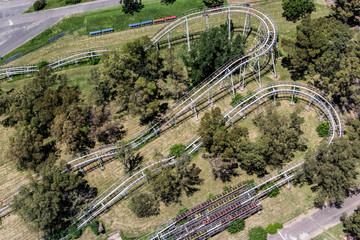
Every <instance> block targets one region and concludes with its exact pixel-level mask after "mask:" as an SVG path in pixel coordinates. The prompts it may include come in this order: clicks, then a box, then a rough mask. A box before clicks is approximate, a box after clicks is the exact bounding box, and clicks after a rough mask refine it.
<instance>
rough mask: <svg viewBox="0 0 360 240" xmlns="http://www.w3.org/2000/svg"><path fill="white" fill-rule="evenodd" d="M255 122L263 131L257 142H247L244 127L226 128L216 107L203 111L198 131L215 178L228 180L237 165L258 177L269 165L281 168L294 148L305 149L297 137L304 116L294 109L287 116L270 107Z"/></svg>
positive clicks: (247, 138)
mask: <svg viewBox="0 0 360 240" xmlns="http://www.w3.org/2000/svg"><path fill="white" fill-rule="evenodd" d="M254 121H255V124H256V125H257V126H258V127H259V128H260V130H261V131H262V133H263V134H262V136H261V137H260V139H258V141H256V142H250V140H249V132H248V129H247V128H244V127H241V126H237V125H235V126H234V127H232V128H231V129H227V128H226V126H225V121H224V118H223V116H222V114H221V111H220V109H219V108H214V109H212V110H211V112H207V113H205V114H204V116H203V117H202V119H201V122H200V127H199V130H198V133H199V135H200V136H201V138H202V140H203V143H204V146H205V148H206V150H207V152H208V153H209V154H208V155H206V157H207V158H209V159H210V162H211V164H212V166H213V173H214V176H215V178H220V179H221V180H222V181H230V179H231V176H235V175H236V174H237V173H236V168H237V165H238V164H240V166H241V168H242V169H244V170H245V171H246V172H247V173H248V174H254V173H255V174H257V175H260V176H261V175H264V174H265V173H266V172H267V171H266V167H267V166H268V165H269V166H273V167H280V166H282V165H284V164H286V163H287V162H289V161H291V159H292V157H293V154H294V151H296V150H303V149H304V148H306V146H305V145H304V144H303V143H301V140H300V135H301V134H302V131H301V129H300V125H301V124H302V123H303V122H304V119H303V118H301V117H299V116H298V114H297V113H296V112H294V113H293V114H291V116H290V118H289V117H285V116H282V115H280V114H278V113H277V112H274V111H271V110H269V111H268V113H267V114H266V115H260V116H259V117H257V118H256V119H255V120H254ZM265 159H266V161H265Z"/></svg>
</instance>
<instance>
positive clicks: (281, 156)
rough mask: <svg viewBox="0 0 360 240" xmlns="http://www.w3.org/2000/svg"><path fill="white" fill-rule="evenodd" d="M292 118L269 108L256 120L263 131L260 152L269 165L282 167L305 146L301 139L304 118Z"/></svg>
mask: <svg viewBox="0 0 360 240" xmlns="http://www.w3.org/2000/svg"><path fill="white" fill-rule="evenodd" d="M292 119H293V121H291V120H290V119H289V118H288V117H285V116H283V115H280V114H279V113H278V112H275V111H272V110H271V109H268V111H267V114H266V115H264V114H263V115H260V116H259V117H258V118H256V119H255V120H254V122H255V124H256V125H257V126H259V128H260V130H261V131H262V133H263V135H262V136H261V138H260V142H259V144H260V147H261V148H262V151H260V152H262V154H263V156H264V158H265V159H266V161H267V163H268V165H271V166H275V167H280V166H282V165H284V164H285V163H287V162H290V161H291V159H292V158H293V156H294V151H295V150H298V149H303V148H304V147H303V146H302V144H301V143H300V141H299V137H300V135H301V134H302V132H301V131H299V129H300V124H301V123H302V122H303V121H304V120H303V119H301V118H300V119H299V117H295V116H293V117H292Z"/></svg>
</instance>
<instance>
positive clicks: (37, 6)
mask: <svg viewBox="0 0 360 240" xmlns="http://www.w3.org/2000/svg"><path fill="white" fill-rule="evenodd" d="M45 6H46V2H45V0H36V2H34V4H33V8H34V11H39V10H41V9H43V8H44V7H45Z"/></svg>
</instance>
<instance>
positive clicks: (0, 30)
mask: <svg viewBox="0 0 360 240" xmlns="http://www.w3.org/2000/svg"><path fill="white" fill-rule="evenodd" d="M34 2H35V0H0V56H3V55H5V54H6V53H8V52H10V51H11V50H13V49H15V48H17V47H18V46H20V45H21V44H23V43H25V42H26V41H28V40H30V39H31V38H33V37H35V36H36V35H38V34H39V33H41V32H42V31H44V30H45V29H47V28H49V27H50V26H52V25H53V24H55V23H56V22H58V21H59V20H60V19H62V18H63V17H65V16H67V15H70V14H74V13H79V12H85V11H89V10H92V9H98V8H103V7H109V6H115V5H118V4H119V0H97V1H95V2H88V3H82V4H77V5H72V6H66V7H62V8H56V9H49V10H43V11H40V12H33V13H26V14H22V12H24V11H25V10H26V9H27V8H28V7H29V6H30V5H32V4H33V3H34Z"/></svg>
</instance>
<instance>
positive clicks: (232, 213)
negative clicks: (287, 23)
mask: <svg viewBox="0 0 360 240" xmlns="http://www.w3.org/2000/svg"><path fill="white" fill-rule="evenodd" d="M233 13H240V14H242V15H243V16H245V17H244V20H245V23H244V25H243V29H242V34H243V35H244V36H245V35H248V34H250V33H252V34H253V35H254V39H253V44H252V46H251V47H250V48H249V50H248V51H247V52H246V53H245V54H243V55H239V56H237V57H234V58H233V59H231V60H230V61H228V62H227V63H225V64H224V65H223V66H222V67H221V68H219V69H218V70H216V71H215V72H214V73H213V74H211V75H210V76H209V77H207V78H206V79H205V80H204V81H203V82H201V83H200V84H199V85H198V86H196V87H195V88H194V89H192V90H191V91H189V92H188V93H187V94H186V95H185V96H184V97H182V98H181V99H180V100H179V101H177V102H176V103H175V104H173V105H172V106H170V107H169V109H168V110H167V111H166V113H165V114H164V116H163V118H162V119H161V120H160V121H158V122H157V123H156V124H154V125H152V126H150V127H148V128H147V129H146V130H144V131H142V132H140V133H139V134H137V136H136V137H135V138H133V139H132V140H131V141H129V142H128V143H127V144H126V148H127V150H129V151H130V150H134V149H137V148H138V147H140V146H142V145H143V144H146V143H147V142H148V141H149V140H151V139H153V138H154V137H157V136H158V135H159V134H161V133H163V132H165V131H169V130H171V129H172V128H173V127H174V126H176V125H177V124H181V123H182V122H183V121H185V120H186V119H188V118H190V117H195V118H196V120H198V112H199V111H200V110H203V109H206V108H207V107H212V106H213V103H214V101H216V100H218V97H219V96H220V95H221V94H223V93H225V94H232V95H233V96H235V92H236V91H237V90H238V89H239V90H244V88H245V86H246V83H247V82H248V81H250V80H253V79H255V80H256V82H257V84H258V86H257V88H256V89H253V91H251V94H249V95H248V96H247V97H245V98H244V99H242V100H241V101H239V102H237V103H236V104H234V106H230V107H229V108H228V109H227V110H226V111H225V113H224V118H225V121H226V124H227V126H231V125H232V124H233V123H234V122H236V121H238V120H240V119H241V118H243V117H245V116H246V115H247V114H249V113H251V112H252V111H253V110H255V109H257V108H259V107H261V105H262V104H263V103H264V102H265V101H269V97H270V96H271V97H272V99H274V101H275V99H276V98H281V97H285V96H286V97H287V99H289V98H290V99H291V101H290V104H292V103H293V100H294V98H295V97H298V98H301V99H304V100H306V101H307V102H308V106H307V109H310V108H311V107H314V108H316V109H319V110H320V111H321V113H322V114H323V116H322V117H324V118H326V119H327V120H328V122H329V125H330V129H329V138H328V142H329V144H331V143H332V141H333V140H334V138H335V137H341V136H342V135H343V123H342V120H341V117H340V114H339V113H338V112H337V110H336V108H335V107H334V105H333V104H332V103H331V102H330V101H328V100H327V99H326V97H325V96H324V95H323V94H322V93H321V92H320V91H318V90H317V89H315V88H313V87H311V86H308V85H304V84H300V83H295V82H274V83H272V84H268V85H266V86H263V84H262V80H261V75H262V70H264V67H262V62H265V63H266V65H270V67H269V68H270V69H271V70H272V71H273V73H274V75H275V77H276V70H275V49H276V45H277V35H278V30H277V27H276V24H275V22H274V21H273V20H272V18H271V17H270V16H269V15H268V14H267V13H266V12H265V11H263V10H261V9H260V8H254V7H244V6H237V5H224V6H222V7H219V8H217V10H216V11H214V10H211V9H207V8H200V9H196V10H191V11H189V12H186V13H185V14H184V15H183V16H178V18H177V20H176V21H173V22H170V23H169V24H167V25H165V26H164V27H163V28H161V29H160V30H159V31H158V32H157V33H156V34H154V36H153V37H152V38H151V41H152V44H153V46H155V47H159V45H160V44H164V41H163V40H162V39H163V38H166V37H167V45H168V47H171V41H172V40H171V39H172V38H171V36H172V33H173V32H175V30H176V29H177V28H179V27H181V26H184V29H185V30H184V31H185V34H184V37H185V38H186V41H187V46H188V50H189V51H191V42H190V37H189V36H190V34H189V22H191V21H193V20H196V19H200V18H205V19H206V28H207V29H208V28H209V25H210V24H209V22H210V16H212V15H218V14H226V15H227V19H228V23H229V22H230V20H231V15H232V14H233ZM254 20H255V21H254ZM254 22H255V23H256V24H257V26H256V28H254V27H252V24H254ZM228 26H229V31H228V34H229V38H230V37H231V34H232V33H231V30H230V24H228ZM255 29H256V30H255ZM255 31H256V32H255ZM165 42H166V41H165ZM148 47H150V46H148ZM101 51H106V50H105V49H102V50H101ZM84 54H85V55H86V54H89V52H86V53H84ZM85 55H81V54H78V55H77V56H80V57H82V56H85ZM98 55H101V53H99V54H98ZM90 57H93V56H92V55H91V56H90ZM74 59H76V57H74V58H71V57H70V58H68V60H69V61H75V60H74ZM264 59H267V61H264ZM65 62H66V61H58V62H57V63H56V64H53V66H54V67H55V66H60V65H61V64H63V63H64V64H65ZM269 63H270V64H269ZM0 71H1V70H0ZM0 74H1V73H0ZM235 74H236V75H237V76H238V81H235V79H234V78H235ZM201 146H202V141H201V137H200V136H197V135H194V136H193V137H192V138H190V139H189V140H188V142H187V144H186V151H187V153H188V154H189V155H191V154H192V153H194V152H195V151H197V150H198V149H199V147H201ZM118 148H119V146H118V145H116V144H114V145H107V146H103V147H102V148H101V149H94V150H92V151H91V152H88V153H86V154H83V155H81V156H79V157H77V158H74V159H71V160H69V161H68V162H67V170H66V171H77V170H79V171H87V170H91V169H92V168H93V167H94V165H96V166H98V165H101V166H102V164H104V163H105V162H107V161H109V160H111V159H114V158H115V157H116V156H117V155H118V152H117V150H118ZM174 164H175V158H174V157H171V156H170V157H167V158H165V159H163V160H161V161H159V162H156V163H153V164H150V165H147V166H143V167H141V168H139V169H137V170H136V171H134V173H133V174H132V175H131V176H128V177H124V178H123V179H120V180H119V181H117V182H116V183H115V184H113V185H112V186H111V187H110V188H109V189H107V190H106V191H105V192H103V193H101V194H100V195H99V196H98V197H97V198H96V199H95V200H93V201H92V202H91V203H90V204H88V205H87V207H86V208H84V209H83V211H81V213H80V214H79V215H78V216H77V217H76V218H77V222H75V223H74V224H76V225H77V227H78V229H80V228H82V227H84V226H85V225H86V224H87V223H89V222H90V221H91V220H92V219H94V218H95V217H97V216H99V214H101V213H102V212H104V211H105V210H107V209H108V208H109V207H111V206H112V205H113V204H115V203H116V202H118V201H119V200H121V199H123V198H125V197H126V196H127V194H129V193H130V192H131V191H134V190H135V189H137V188H138V187H139V186H141V185H142V184H144V183H146V181H147V175H146V174H147V173H148V172H149V171H150V172H159V171H160V170H161V169H162V168H163V167H166V166H170V165H174ZM302 164H303V162H302V161H299V162H293V163H290V164H288V165H286V166H284V167H283V168H282V169H279V170H278V171H275V172H273V173H271V174H270V175H268V176H267V177H266V178H263V179H261V180H259V181H258V182H255V183H251V184H242V185H241V187H239V186H235V187H232V188H231V189H230V190H228V191H227V192H225V193H221V194H218V195H216V196H215V197H214V198H212V199H210V200H209V201H210V202H209V201H207V202H205V203H201V204H198V205H196V206H194V207H193V208H192V209H191V210H189V211H187V212H186V213H184V214H185V215H184V214H182V215H179V216H177V217H176V218H174V219H171V220H170V222H169V223H167V224H164V225H162V226H160V227H159V228H158V230H157V231H156V232H155V233H152V234H150V235H147V236H145V237H143V238H142V239H154V240H155V239H206V238H208V237H210V236H212V235H214V234H216V233H217V232H219V231H222V230H223V229H224V228H225V227H227V226H228V225H229V224H230V223H231V222H232V221H233V220H235V219H239V218H245V217H247V216H249V215H251V214H253V213H254V212H256V211H258V210H260V209H261V203H260V202H259V198H261V197H262V196H265V195H266V194H267V193H268V192H269V191H271V190H272V189H273V188H274V187H277V186H281V185H283V184H285V183H288V182H289V181H290V180H291V179H292V178H293V177H294V175H295V174H296V171H298V170H299V169H300V167H301V165H302ZM270 181H272V182H275V185H273V186H272V187H270V188H269V189H266V190H263V191H258V190H259V189H260V188H261V187H262V186H264V185H265V184H267V183H269V182H270ZM7 209H9V204H8V205H5V207H3V209H0V213H1V212H2V211H5V210H7ZM184 219H186V220H187V222H186V223H185V224H179V223H180V221H181V220H184Z"/></svg>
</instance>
